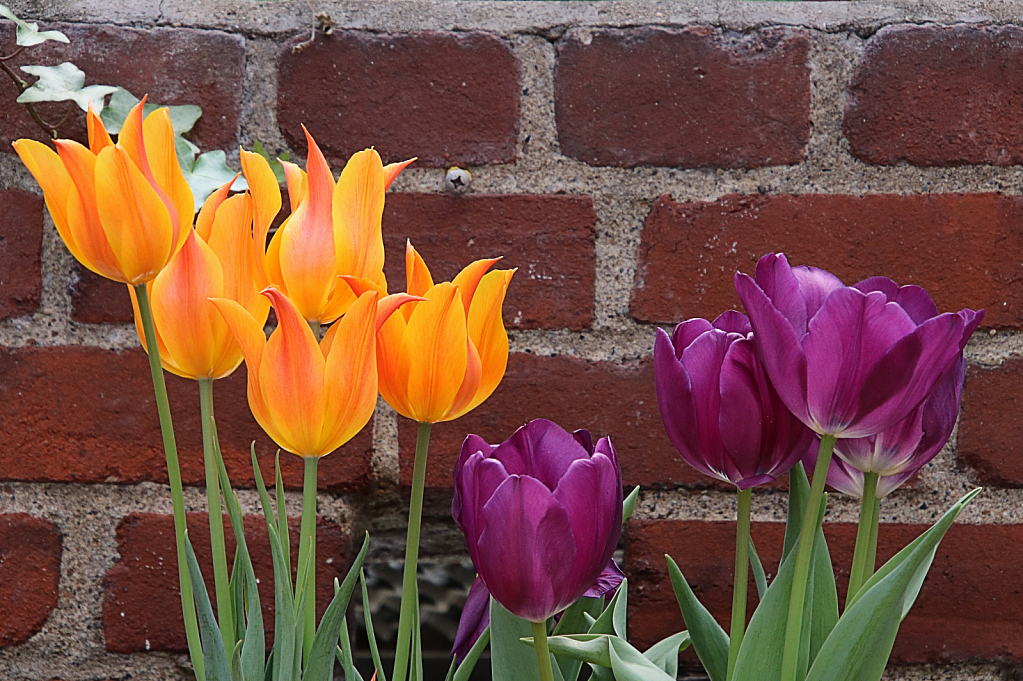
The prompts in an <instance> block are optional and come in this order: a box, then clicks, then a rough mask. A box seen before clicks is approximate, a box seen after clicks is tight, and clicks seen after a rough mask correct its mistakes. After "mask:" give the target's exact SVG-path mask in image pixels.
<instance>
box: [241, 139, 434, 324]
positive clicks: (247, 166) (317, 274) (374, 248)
mask: <svg viewBox="0 0 1023 681" xmlns="http://www.w3.org/2000/svg"><path fill="white" fill-rule="evenodd" d="M306 139H307V140H308V143H309V161H308V173H305V172H303V171H302V170H301V169H300V168H299V167H298V166H296V165H294V164H292V163H283V166H284V170H285V175H286V178H287V183H288V196H289V198H290V199H291V216H290V217H289V218H288V219H287V220H286V221H285V222H284V224H283V225H282V226H281V228H280V229H278V230H277V233H276V234H274V236H273V239H272V240H271V241H270V244H269V247H268V248H267V249H266V252H265V253H264V252H263V249H262V248H261V249H260V251H259V258H260V266H261V268H262V270H263V272H264V273H265V274H266V277H267V279H268V280H269V281H270V282H271V283H273V285H274V286H276V287H277V288H278V289H280V290H281V292H283V293H284V294H285V295H286V296H288V298H290V299H291V301H292V302H293V303H294V304H295V306H296V307H297V308H298V310H299V312H300V313H301V315H302V317H303V318H304V319H306V320H307V321H309V322H315V323H318V324H329V323H330V322H332V321H334V320H335V319H337V318H338V317H340V316H341V315H343V314H344V313H345V311H346V310H347V309H348V308H349V306H351V305H352V304H353V303H354V302H355V295H354V294H353V293H352V290H351V289H350V288H349V287H348V286H347V285H346V284H345V283H344V282H342V281H340V280H339V278H338V277H339V275H346V276H354V277H358V278H360V279H370V280H373V281H375V282H378V283H380V284H382V283H383V280H384V273H383V270H384V242H383V238H382V237H381V232H380V221H381V218H382V217H383V211H384V192H385V191H386V190H387V187H389V186H390V184H391V182H393V181H394V178H395V177H397V175H398V173H399V172H401V170H402V169H403V168H405V167H406V166H407V165H408V164H409V163H411V162H412V161H411V160H409V161H405V162H404V163H394V164H391V165H388V166H386V167H385V166H384V165H383V163H382V161H381V160H380V154H378V153H377V152H376V151H375V150H373V149H366V150H365V151H360V152H358V153H356V154H354V155H353V156H352V157H351V158H350V159H349V160H348V163H347V165H345V168H344V170H343V171H341V177H340V178H338V181H337V183H335V182H334V176H333V175H331V172H330V168H329V167H328V166H327V161H326V159H324V157H323V154H322V153H321V152H320V149H319V147H317V146H316V142H315V141H314V140H313V138H312V136H311V135H310V134H309V132H308V131H306ZM241 158H242V170H243V171H244V172H245V178H246V180H247V181H248V182H249V186H250V187H251V189H252V195H253V197H254V199H255V202H256V230H255V232H256V241H257V243H258V244H262V243H265V239H266V234H267V232H268V230H269V228H270V223H271V222H273V219H274V217H276V215H277V212H278V211H279V210H280V208H281V193H280V187H279V186H278V184H277V180H276V178H275V177H274V175H273V172H272V171H271V170H270V166H269V164H268V163H267V161H266V159H264V158H263V157H262V156H260V155H258V154H254V153H250V152H247V151H245V150H242V152H241ZM413 160H414V159H413ZM261 237H262V241H260V238H261Z"/></svg>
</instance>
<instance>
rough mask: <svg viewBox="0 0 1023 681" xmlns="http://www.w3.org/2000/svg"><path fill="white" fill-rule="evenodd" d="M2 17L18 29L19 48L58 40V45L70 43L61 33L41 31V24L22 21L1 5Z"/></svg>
mask: <svg viewBox="0 0 1023 681" xmlns="http://www.w3.org/2000/svg"><path fill="white" fill-rule="evenodd" d="M0 17H3V18H4V19H10V20H11V21H13V22H14V24H15V25H16V26H17V27H18V30H17V39H16V42H17V45H18V47H32V46H33V45H38V44H39V43H45V42H46V41H47V40H56V41H57V42H58V43H67V42H70V41H69V40H68V39H67V36H66V35H64V34H63V33H61V32H60V31H40V30H39V24H37V23H35V22H31V23H29V22H27V21H22V20H21V19H19V18H18V17H16V16H14V12H12V11H11V10H10V9H8V8H7V7H6V6H5V5H0Z"/></svg>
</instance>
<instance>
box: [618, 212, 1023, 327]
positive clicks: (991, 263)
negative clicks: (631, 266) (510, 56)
mask: <svg viewBox="0 0 1023 681" xmlns="http://www.w3.org/2000/svg"><path fill="white" fill-rule="evenodd" d="M1021 222H1023V201H1021V200H1020V199H1018V198H1016V197H1008V196H1002V195H1001V194H928V195H917V196H896V195H891V194H877V195H868V196H846V195H821V194H803V195H798V196H792V195H778V196H740V195H730V196H725V197H723V198H721V199H719V200H717V201H714V202H708V203H705V202H693V203H680V202H675V201H672V200H671V197H668V196H662V197H661V198H659V199H658V200H657V202H656V203H655V204H654V207H653V209H652V210H651V212H650V215H648V216H647V219H646V224H645V226H644V229H643V237H642V243H641V245H640V253H639V265H638V269H637V272H636V288H635V289H634V291H633V294H632V305H631V313H632V316H633V317H635V318H636V319H639V320H642V321H652V322H660V323H670V322H677V321H681V320H682V319H685V318H687V317H708V318H713V317H715V316H717V315H718V314H720V313H721V312H723V311H724V310H726V309H728V308H732V307H737V306H738V305H739V298H738V296H737V295H736V293H735V286H734V278H733V277H734V274H735V272H736V270H739V271H742V272H746V273H749V274H752V273H753V271H754V269H755V267H756V263H757V260H758V259H759V258H760V256H762V255H764V254H765V253H769V252H772V251H779V252H784V253H785V254H786V255H788V257H789V261H790V262H791V263H792V264H805V265H813V266H816V267H822V268H824V269H827V270H830V271H832V272H834V273H835V274H836V275H838V276H839V277H841V278H842V279H843V280H844V281H845V282H847V283H849V284H852V283H854V282H856V281H859V280H860V279H864V278H866V277H869V276H874V275H883V276H886V277H891V278H892V279H894V280H895V281H897V282H899V283H900V284H903V285H905V284H918V285H920V286H923V287H924V288H926V289H927V290H928V291H929V292H930V293H931V295H932V296H933V297H934V300H935V302H936V303H937V305H938V309H939V310H941V311H952V310H959V309H961V308H964V307H970V308H974V309H977V308H987V315H986V316H985V318H984V325H985V326H991V327H1011V328H1020V327H1023V282H1021V281H1020V279H1019V276H1018V272H1019V263H1020V262H1023V236H1021V234H1020V232H1019V229H1018V226H1019V225H1020V224H1021ZM907 253H911V254H912V257H907V255H906V254H907Z"/></svg>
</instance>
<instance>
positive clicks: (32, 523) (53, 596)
mask: <svg viewBox="0 0 1023 681" xmlns="http://www.w3.org/2000/svg"><path fill="white" fill-rule="evenodd" d="M62 551H63V547H62V544H61V536H60V531H59V530H58V529H57V527H56V526H55V525H54V524H53V523H51V522H50V521H49V520H44V519H42V518H36V517H34V516H30V515H27V514H24V513H11V514H7V515H0V613H3V615H4V616H3V617H0V648H3V647H4V646H13V645H18V644H19V643H24V642H25V641H27V640H28V639H29V637H31V636H32V635H33V634H36V633H37V632H38V631H39V630H40V629H42V628H43V624H44V623H45V622H46V618H47V617H49V616H50V612H51V611H52V610H53V609H54V608H56V607H57V597H58V596H59V595H60V590H59V587H60V557H61V552H62Z"/></svg>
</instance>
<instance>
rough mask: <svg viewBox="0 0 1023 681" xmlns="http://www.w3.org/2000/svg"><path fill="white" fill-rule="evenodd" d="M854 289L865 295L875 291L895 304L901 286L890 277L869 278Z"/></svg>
mask: <svg viewBox="0 0 1023 681" xmlns="http://www.w3.org/2000/svg"><path fill="white" fill-rule="evenodd" d="M852 288H854V289H856V290H857V291H861V292H863V293H871V292H873V291H877V292H878V293H883V294H884V297H885V299H886V300H887V301H888V302H889V303H890V302H894V300H895V297H896V296H898V295H899V285H898V284H896V283H895V282H894V281H892V280H891V279H889V278H888V277H867V278H866V279H864V280H863V281H858V282H856V283H855V284H853V286H852ZM910 316H912V315H910ZM932 316H933V315H932Z"/></svg>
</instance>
